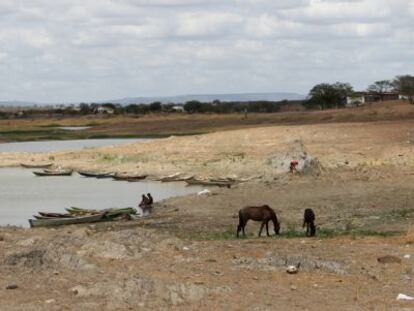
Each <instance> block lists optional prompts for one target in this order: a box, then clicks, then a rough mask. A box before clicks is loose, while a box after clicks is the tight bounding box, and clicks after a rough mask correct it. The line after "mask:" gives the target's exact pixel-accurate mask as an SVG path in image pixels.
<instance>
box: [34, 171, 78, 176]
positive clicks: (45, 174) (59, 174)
mask: <svg viewBox="0 0 414 311" xmlns="http://www.w3.org/2000/svg"><path fill="white" fill-rule="evenodd" d="M33 174H35V175H36V176H70V175H72V171H67V172H51V171H50V172H33Z"/></svg>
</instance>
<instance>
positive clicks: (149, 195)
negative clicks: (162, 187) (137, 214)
mask: <svg viewBox="0 0 414 311" xmlns="http://www.w3.org/2000/svg"><path fill="white" fill-rule="evenodd" d="M147 198H148V205H152V203H154V199H153V198H152V196H151V193H147Z"/></svg>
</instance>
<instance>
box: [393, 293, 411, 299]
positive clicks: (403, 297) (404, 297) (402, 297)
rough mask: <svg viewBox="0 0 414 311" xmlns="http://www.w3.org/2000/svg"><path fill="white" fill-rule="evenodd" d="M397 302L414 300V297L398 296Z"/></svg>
mask: <svg viewBox="0 0 414 311" xmlns="http://www.w3.org/2000/svg"><path fill="white" fill-rule="evenodd" d="M397 300H414V297H411V296H407V295H405V294H398V296H397Z"/></svg>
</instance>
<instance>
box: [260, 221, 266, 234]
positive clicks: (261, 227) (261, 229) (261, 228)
mask: <svg viewBox="0 0 414 311" xmlns="http://www.w3.org/2000/svg"><path fill="white" fill-rule="evenodd" d="M265 224H266V220H263V221H262V225H261V226H260V231H259V238H260V236H261V235H262V231H263V227H264V225H265Z"/></svg>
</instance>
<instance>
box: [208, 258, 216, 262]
mask: <svg viewBox="0 0 414 311" xmlns="http://www.w3.org/2000/svg"><path fill="white" fill-rule="evenodd" d="M206 262H217V260H215V259H213V258H210V259H206Z"/></svg>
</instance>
